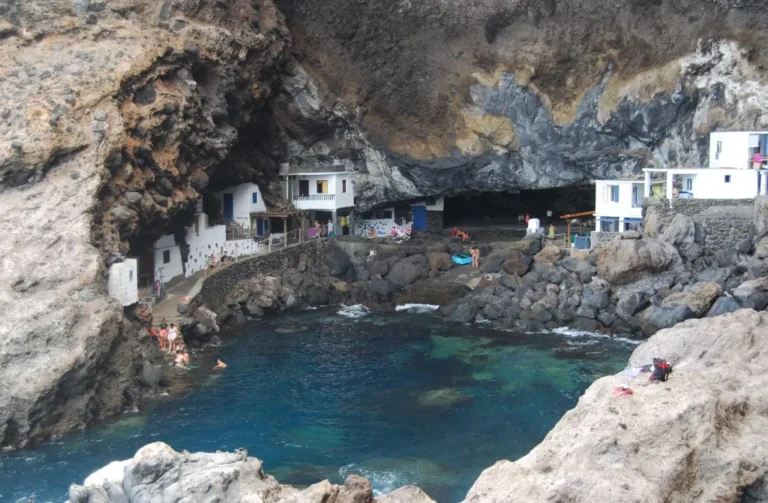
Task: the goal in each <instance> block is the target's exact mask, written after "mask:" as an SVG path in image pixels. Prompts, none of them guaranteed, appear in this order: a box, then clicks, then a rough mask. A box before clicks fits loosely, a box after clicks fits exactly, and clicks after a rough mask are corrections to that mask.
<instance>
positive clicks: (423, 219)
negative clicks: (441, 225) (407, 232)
mask: <svg viewBox="0 0 768 503" xmlns="http://www.w3.org/2000/svg"><path fill="white" fill-rule="evenodd" d="M412 211H413V230H415V231H425V230H427V207H426V206H414V207H413V210H412Z"/></svg>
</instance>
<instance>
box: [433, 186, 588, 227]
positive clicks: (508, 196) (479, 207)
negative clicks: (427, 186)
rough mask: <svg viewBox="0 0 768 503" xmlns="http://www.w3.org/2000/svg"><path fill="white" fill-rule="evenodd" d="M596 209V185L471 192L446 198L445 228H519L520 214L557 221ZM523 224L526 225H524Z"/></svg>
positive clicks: (544, 220)
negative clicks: (559, 218) (548, 217)
mask: <svg viewBox="0 0 768 503" xmlns="http://www.w3.org/2000/svg"><path fill="white" fill-rule="evenodd" d="M594 209H595V187H594V185H577V186H570V187H558V188H554V189H538V190H521V191H519V192H516V193H511V192H479V193H478V192H468V193H464V194H459V195H457V196H453V197H447V198H446V199H445V209H444V214H443V221H444V224H445V226H446V227H455V226H460V227H483V226H517V225H519V224H520V222H519V220H518V216H519V215H529V216H530V217H531V218H538V219H540V220H541V223H542V224H545V223H546V221H547V211H551V212H552V216H553V218H554V220H555V222H556V221H557V220H558V217H559V216H562V215H567V214H571V213H580V212H583V211H592V210H594ZM523 225H524V224H523Z"/></svg>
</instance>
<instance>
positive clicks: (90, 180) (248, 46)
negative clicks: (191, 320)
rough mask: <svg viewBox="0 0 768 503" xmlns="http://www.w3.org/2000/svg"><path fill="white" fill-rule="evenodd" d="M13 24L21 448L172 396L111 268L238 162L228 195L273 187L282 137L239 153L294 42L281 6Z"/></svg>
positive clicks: (9, 234)
mask: <svg viewBox="0 0 768 503" xmlns="http://www.w3.org/2000/svg"><path fill="white" fill-rule="evenodd" d="M0 14H2V16H3V20H2V21H0V45H1V46H2V47H1V48H0V74H1V75H2V76H1V77H0V97H1V98H0V140H1V145H2V148H1V149H0V187H1V190H2V193H0V215H1V216H0V219H1V222H2V223H0V229H2V234H3V239H2V241H1V242H0V255H1V256H2V260H1V261H0V264H1V265H0V277H1V278H2V280H1V281H0V319H2V322H1V323H0V382H2V383H3V385H2V386H0V446H2V447H4V446H20V445H24V444H26V443H27V442H29V441H30V440H36V439H39V438H42V437H45V436H48V435H52V434H56V433H60V432H63V431H67V430H70V429H73V428H76V427H80V426H82V425H83V424H87V423H88V422H90V421H91V420H93V419H95V418H100V417H106V416H109V415H111V414H115V413H118V412H121V411H122V410H124V409H125V408H130V407H133V406H135V405H136V404H137V403H138V402H139V401H140V399H141V396H142V394H143V393H144V392H145V391H151V388H153V387H154V386H156V385H157V381H158V379H157V377H156V376H157V373H158V369H157V367H156V366H155V364H154V363H153V360H154V359H156V358H157V353H156V351H157V350H156V349H155V348H154V347H152V346H151V345H149V344H145V342H146V340H147V337H146V333H145V332H144V333H143V337H142V333H141V331H137V329H136V328H134V327H133V325H132V324H131V323H129V322H127V321H126V320H125V319H124V317H123V309H122V307H121V306H120V305H118V304H117V303H116V302H115V301H113V300H110V299H109V298H108V297H107V296H106V292H105V290H106V282H105V276H106V268H105V265H106V264H108V263H109V262H111V261H114V260H119V259H120V256H121V254H123V253H127V252H128V250H129V247H130V242H131V240H133V239H137V238H141V236H142V235H145V236H146V235H149V236H151V235H152V232H153V229H156V230H157V231H163V230H165V229H167V228H168V227H169V222H170V221H172V220H173V219H174V218H177V216H178V215H181V214H183V213H184V212H185V211H187V210H188V209H189V208H190V205H194V204H195V202H196V201H197V199H198V198H199V196H200V194H201V193H202V192H203V191H204V190H205V189H206V188H207V186H208V184H209V182H211V178H212V176H213V175H212V172H213V170H214V168H215V167H217V166H218V165H219V163H220V162H221V161H223V160H224V159H229V163H228V165H229V166H237V167H238V170H233V169H231V168H230V170H229V171H227V170H220V174H219V175H218V176H219V180H220V181H221V180H224V181H226V179H227V176H230V177H238V176H239V177H242V178H246V179H253V178H254V177H257V176H258V177H260V178H262V179H263V180H264V181H266V182H268V181H269V178H270V174H269V173H262V172H255V170H256V169H262V170H267V171H268V170H269V168H270V165H269V164H268V163H259V164H252V162H253V163H256V162H257V161H254V160H258V159H259V158H260V157H263V156H260V155H259V152H260V141H259V138H263V137H264V136H265V135H257V138H256V139H255V140H254V141H249V142H248V143H247V144H246V146H240V145H238V141H239V139H240V131H245V130H249V129H255V130H258V129H259V128H260V127H262V126H260V125H259V122H258V120H256V119H255V117H257V116H258V115H259V114H260V113H262V112H261V110H262V108H263V105H264V103H265V100H266V98H267V97H268V96H269V95H270V93H271V89H272V86H273V81H274V79H275V76H276V75H277V74H278V72H279V70H280V68H281V65H282V62H283V60H284V58H285V50H286V48H287V40H288V38H287V32H286V30H285V28H284V25H283V19H282V16H281V15H280V14H279V13H278V12H277V10H276V9H275V7H274V5H272V3H271V2H270V1H268V0H267V1H260V2H247V1H230V2H222V1H213V0H211V1H197V0H189V1H171V0H166V1H163V2H153V1H140V2H136V1H120V0H115V1H112V0H110V1H108V2H105V1H104V0H75V1H74V2H72V1H69V0H47V1H28V0H25V1H12V2H10V3H8V2H3V3H2V4H0ZM246 152H247V154H245V157H247V158H248V159H250V160H251V161H239V160H238V159H242V157H240V158H238V155H239V154H240V153H246ZM254 166H259V167H258V168H256V167H254ZM232 171H236V172H238V173H239V174H237V175H231V174H228V173H230V172H232ZM273 171H276V170H273ZM214 181H215V180H214ZM235 181H238V180H237V179H235ZM220 183H224V182H220ZM105 258H106V259H107V260H106V261H105ZM148 375H155V377H154V378H148V377H147V376H148ZM148 388H149V389H148Z"/></svg>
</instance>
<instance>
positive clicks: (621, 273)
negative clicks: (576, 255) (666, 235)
mask: <svg viewBox="0 0 768 503" xmlns="http://www.w3.org/2000/svg"><path fill="white" fill-rule="evenodd" d="M596 255H597V275H598V276H599V277H601V278H602V279H604V280H606V281H609V282H611V283H613V284H614V285H624V284H627V283H631V282H633V281H638V280H640V279H643V278H648V277H650V276H653V275H654V274H657V273H660V272H662V271H666V270H668V269H670V268H672V267H674V266H676V265H678V264H680V262H681V261H680V255H679V254H678V253H677V250H675V248H674V247H673V246H672V245H671V244H669V243H666V242H664V241H661V240H658V239H654V238H643V239H631V240H622V239H616V240H614V241H612V242H611V243H609V244H607V245H605V246H602V247H600V248H598V250H597V252H596Z"/></svg>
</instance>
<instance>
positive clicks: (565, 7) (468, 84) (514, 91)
mask: <svg viewBox="0 0 768 503" xmlns="http://www.w3.org/2000/svg"><path fill="white" fill-rule="evenodd" d="M276 2H277V4H278V7H280V9H281V10H282V11H283V12H284V14H285V15H286V18H287V21H288V26H289V28H290V30H291V34H292V36H293V38H294V46H295V53H296V59H297V60H298V61H299V62H300V63H301V66H302V69H303V71H306V72H307V73H308V74H309V75H310V76H311V77H312V79H314V80H315V81H316V82H317V83H318V85H319V87H320V88H321V89H324V90H325V91H326V92H328V93H329V95H328V97H327V99H326V100H325V102H324V105H323V106H322V107H321V110H316V111H315V113H314V115H312V114H310V116H314V117H320V116H322V115H323V114H328V113H329V112H335V117H337V118H338V121H337V122H336V124H335V125H334V124H329V123H328V122H327V121H326V125H327V126H326V127H327V130H326V132H325V134H324V135H320V136H321V138H319V139H320V140H322V141H318V134H316V135H315V136H313V137H312V138H311V141H309V140H307V141H305V142H304V143H303V146H304V150H303V151H301V152H298V154H299V157H308V156H311V155H315V156H319V157H318V159H319V162H328V159H329V158H330V159H332V160H333V161H334V162H346V163H348V164H351V165H354V166H355V167H356V168H357V169H358V173H359V174H358V176H357V178H356V186H355V190H356V196H358V200H359V202H360V203H362V204H365V205H371V204H377V203H380V202H383V201H396V200H404V199H408V198H414V197H417V196H433V195H446V194H456V193H461V192H468V191H510V192H512V191H515V190H517V189H538V188H546V187H555V186H564V185H573V184H584V183H589V181H590V180H591V179H595V178H610V177H616V176H622V175H629V174H639V171H640V168H641V167H647V166H649V165H663V166H675V165H686V166H701V165H705V163H706V152H707V133H708V132H709V131H711V130H717V129H745V128H746V129H759V128H764V127H765V125H766V123H767V122H768V117H766V115H765V113H764V110H765V104H766V102H768V94H767V93H766V88H765V85H764V82H765V76H766V68H768V66H767V65H768V55H766V53H765V51H764V49H763V48H764V47H766V41H767V40H766V32H765V30H764V29H762V27H763V26H765V24H766V21H768V13H767V12H766V10H765V6H766V5H768V3H767V2H765V1H750V2H744V1H730V0H721V1H712V0H682V1H680V0H649V1H637V0H626V1H620V2H608V3H606V2H599V1H590V0H559V1H555V0H515V1H508V0H475V1H471V2H467V1H463V0H462V1H459V0H399V1H392V2H379V1H375V0H362V1H360V0H328V1H324V2H322V3H320V4H318V3H317V2H314V1H311V0H276ZM305 109H306V107H305ZM294 123H295V121H294ZM359 130H362V131H364V134H363V135H359V134H356V132H357V131H359ZM317 131H318V130H316V133H317Z"/></svg>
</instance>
